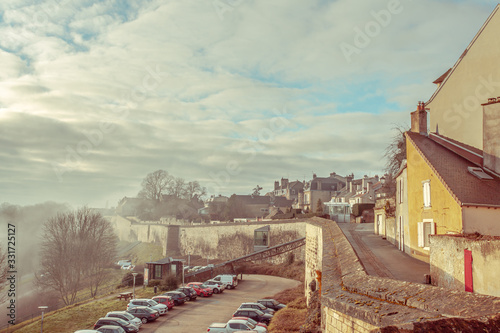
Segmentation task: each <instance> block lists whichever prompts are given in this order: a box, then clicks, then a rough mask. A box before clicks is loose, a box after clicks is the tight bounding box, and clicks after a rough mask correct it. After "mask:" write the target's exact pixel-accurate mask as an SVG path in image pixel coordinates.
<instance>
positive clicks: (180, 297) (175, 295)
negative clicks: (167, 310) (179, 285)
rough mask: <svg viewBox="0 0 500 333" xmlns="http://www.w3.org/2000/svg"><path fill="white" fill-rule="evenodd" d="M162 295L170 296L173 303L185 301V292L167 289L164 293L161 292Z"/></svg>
mask: <svg viewBox="0 0 500 333" xmlns="http://www.w3.org/2000/svg"><path fill="white" fill-rule="evenodd" d="M162 295H166V296H170V297H172V299H173V300H174V305H182V304H184V303H185V302H186V299H187V297H186V294H184V293H181V292H180V291H175V290H172V291H167V292H166V293H163V294H162Z"/></svg>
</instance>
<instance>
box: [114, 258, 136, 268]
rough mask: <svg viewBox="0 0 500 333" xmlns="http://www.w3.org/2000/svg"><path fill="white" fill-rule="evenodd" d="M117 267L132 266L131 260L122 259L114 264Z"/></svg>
mask: <svg viewBox="0 0 500 333" xmlns="http://www.w3.org/2000/svg"><path fill="white" fill-rule="evenodd" d="M116 264H117V265H118V266H120V267H121V266H123V265H125V264H128V265H132V260H130V259H122V260H119V261H118V262H117V263H116Z"/></svg>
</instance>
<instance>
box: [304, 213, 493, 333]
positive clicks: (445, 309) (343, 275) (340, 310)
mask: <svg viewBox="0 0 500 333" xmlns="http://www.w3.org/2000/svg"><path fill="white" fill-rule="evenodd" d="M306 233H310V234H311V235H312V234H314V235H316V236H318V237H319V238H320V239H319V240H318V242H317V243H320V242H321V244H315V245H314V246H315V247H316V251H317V250H318V249H319V250H320V253H317V254H315V252H314V251H315V250H314V249H312V248H311V244H307V243H306V278H307V277H308V276H309V277H313V276H316V277H317V278H318V277H320V281H318V284H319V286H320V287H321V304H322V325H323V331H324V332H443V331H449V332H478V331H479V332H499V331H500V315H499V313H500V298H498V297H493V296H484V295H479V294H473V293H467V292H462V291H454V290H448V289H444V288H440V287H435V286H431V285H424V284H418V283H411V282H405V281H399V280H393V279H389V278H381V277H376V276H370V275H367V274H366V272H365V270H364V268H363V265H362V264H361V262H360V261H359V259H358V257H357V255H356V253H355V252H354V250H353V248H352V247H351V245H350V243H349V241H348V240H347V238H346V237H345V236H344V234H343V233H342V231H341V230H340V228H339V227H338V226H337V224H336V223H335V222H333V221H330V220H324V219H320V218H313V219H311V220H310V222H309V224H308V226H307V228H306ZM311 238H312V237H308V235H306V240H310V239H311ZM313 256H316V258H317V259H316V260H317V261H319V262H320V265H314V263H313V262H311V260H312V257H313ZM318 258H320V259H318ZM308 261H309V262H308ZM311 267H314V272H310V271H309V272H308V271H307V270H311ZM318 271H319V273H318ZM308 282H310V281H306V284H307V285H308V286H311V283H308ZM308 288H309V287H308Z"/></svg>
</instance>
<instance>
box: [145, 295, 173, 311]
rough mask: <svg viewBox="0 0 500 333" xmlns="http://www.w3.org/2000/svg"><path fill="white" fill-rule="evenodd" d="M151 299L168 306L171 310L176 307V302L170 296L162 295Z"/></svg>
mask: <svg viewBox="0 0 500 333" xmlns="http://www.w3.org/2000/svg"><path fill="white" fill-rule="evenodd" d="M151 299H153V300H155V301H156V302H158V303H160V304H164V305H166V306H167V307H168V309H169V310H170V309H172V308H173V307H174V300H173V299H172V297H170V296H166V295H160V296H154V297H153V298H151Z"/></svg>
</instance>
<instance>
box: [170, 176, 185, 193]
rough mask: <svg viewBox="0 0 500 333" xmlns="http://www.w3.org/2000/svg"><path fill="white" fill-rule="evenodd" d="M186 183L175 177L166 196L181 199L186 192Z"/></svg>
mask: <svg viewBox="0 0 500 333" xmlns="http://www.w3.org/2000/svg"><path fill="white" fill-rule="evenodd" d="M185 185H186V181H185V180H184V179H182V178H179V177H176V178H174V180H173V181H172V182H171V183H170V185H169V186H168V194H171V195H173V196H175V197H177V198H183V197H184V196H185V191H186V187H185Z"/></svg>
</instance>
